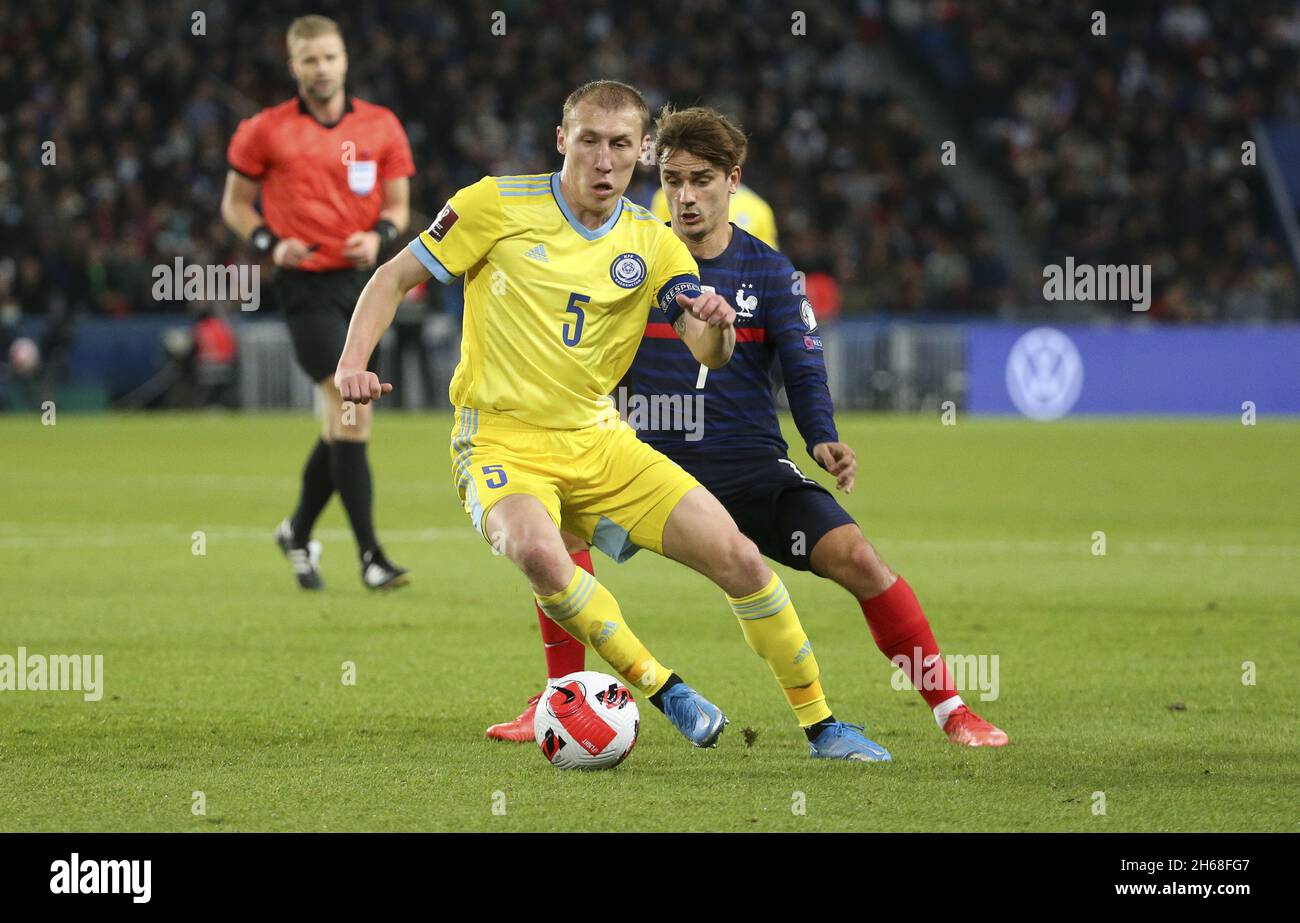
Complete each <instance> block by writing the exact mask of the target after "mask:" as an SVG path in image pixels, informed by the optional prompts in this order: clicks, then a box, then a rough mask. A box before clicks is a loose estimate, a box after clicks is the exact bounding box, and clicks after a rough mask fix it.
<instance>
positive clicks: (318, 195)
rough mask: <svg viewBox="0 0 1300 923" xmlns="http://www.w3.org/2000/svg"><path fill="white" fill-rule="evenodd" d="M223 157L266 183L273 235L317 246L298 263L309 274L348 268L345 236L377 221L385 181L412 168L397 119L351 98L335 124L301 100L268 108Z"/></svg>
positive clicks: (245, 124) (238, 132)
mask: <svg viewBox="0 0 1300 923" xmlns="http://www.w3.org/2000/svg"><path fill="white" fill-rule="evenodd" d="M226 159H227V160H228V161H229V162H230V167H231V169H233V170H235V171H237V172H239V173H242V174H243V175H244V176H246V177H248V178H249V179H252V180H257V181H258V182H260V183H261V184H262V217H263V219H264V220H265V221H266V224H267V227H269V228H270V229H271V232H272V233H273V234H275V236H276V237H296V238H298V239H299V240H301V241H303V242H304V243H306V244H307V245H308V246H311V245H312V244H315V245H316V247H317V249H316V250H315V251H313V252H312V253H311V254H310V255H309V256H308V257H307V258H306V259H305V260H303V261H302V263H300V264H299V265H298V268H299V269H305V270H309V271H320V270H326V269H346V268H348V267H350V266H351V265H352V264H351V263H350V262H349V261H348V260H346V259H344V257H343V241H345V240H347V238H348V235H350V234H352V233H353V232H355V231H368V230H370V229H371V228H372V227H374V225H375V222H376V221H378V220H379V211H380V209H381V208H382V207H383V204H384V195H383V184H384V181H385V180H390V179H401V178H402V177H404V176H410V175H411V174H413V173H414V172H415V162H414V161H413V160H412V159H411V145H410V142H409V141H407V140H406V132H405V130H403V128H402V123H401V122H399V121H398V120H397V116H395V115H393V113H392V112H391V111H390V110H388V109H386V108H384V107H383V106H376V105H374V104H373V103H368V102H366V101H365V100H361V99H355V98H353V97H351V96H349V97H347V101H346V105H345V107H344V110H343V117H342V118H341V119H339V120H338V121H337V122H335V123H334V124H333V125H324V124H322V123H320V122H318V121H317V120H316V117H315V116H313V115H312V114H311V112H310V111H309V110H308V109H307V105H306V103H304V102H303V101H302V99H301V98H298V97H295V98H294V99H291V100H289V101H288V102H283V103H280V105H278V106H272V107H270V108H269V109H263V110H262V111H261V112H259V113H257V115H255V116H253V117H252V118H250V119H244V120H243V121H242V122H240V123H239V127H238V128H237V129H235V136H234V137H233V138H231V139H230V148H229V149H228V150H227V151H226Z"/></svg>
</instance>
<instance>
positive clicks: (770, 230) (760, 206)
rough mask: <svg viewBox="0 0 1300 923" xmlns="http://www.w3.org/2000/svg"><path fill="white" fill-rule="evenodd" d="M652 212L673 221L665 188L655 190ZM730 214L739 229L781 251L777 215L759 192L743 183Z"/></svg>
mask: <svg viewBox="0 0 1300 923" xmlns="http://www.w3.org/2000/svg"><path fill="white" fill-rule="evenodd" d="M650 211H651V212H652V213H653V214H654V216H655V217H656V218H658V219H659V220H660V221H669V220H671V218H672V216H671V215H670V214H669V212H668V197H667V196H665V195H664V187H663V186H660V187H659V188H658V189H657V190H655V195H654V198H653V199H651V200H650ZM728 212H729V214H728V217H730V218H731V220H732V222H733V223H734V224H735V225H736V226H737V227H739V228H744V229H745V230H746V231H748V232H749V233H751V234H753V235H754V236H755V237H757V238H758V239H759V240H761V241H762V242H763V243H765V244H767V245H768V246H769V247H771V248H772V249H773V250H780V249H781V248H780V247H778V246H777V245H776V215H774V214H773V213H772V206H770V205H768V204H767V202H765V201H764V200H763V197H762V196H760V195H759V194H758V193H757V192H755V191H754V190H752V189H750V188H749V187H748V186H746V185H744V184H743V183H742V184H741V186H740V188H739V189H737V190H736V194H735V195H733V196H732V197H731V207H730V208H729V209H728Z"/></svg>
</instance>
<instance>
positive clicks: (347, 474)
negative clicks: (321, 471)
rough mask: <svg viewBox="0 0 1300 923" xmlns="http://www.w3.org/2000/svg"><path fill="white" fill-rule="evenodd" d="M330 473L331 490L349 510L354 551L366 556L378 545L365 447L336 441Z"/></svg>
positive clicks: (332, 450)
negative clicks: (354, 540)
mask: <svg viewBox="0 0 1300 923" xmlns="http://www.w3.org/2000/svg"><path fill="white" fill-rule="evenodd" d="M330 470H331V471H332V472H333V475H334V489H335V490H337V491H338V492H339V498H340V499H342V501H343V507H344V509H346V510H347V511H348V522H350V523H351V524H352V534H353V535H355V536H356V538H357V552H358V553H359V554H365V553H366V552H367V551H369V550H370V549H372V548H374V547H375V546H376V545H378V544H379V541H378V540H377V539H376V538H375V524H374V520H373V518H372V516H371V506H372V500H371V498H372V493H371V484H370V462H369V460H368V459H367V458H366V444H365V443H364V442H344V441H343V440H342V439H336V440H335V441H334V445H332V446H331V447H330Z"/></svg>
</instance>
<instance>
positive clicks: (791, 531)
mask: <svg viewBox="0 0 1300 923" xmlns="http://www.w3.org/2000/svg"><path fill="white" fill-rule="evenodd" d="M756 510H758V511H761V512H762V513H763V514H764V515H763V516H762V519H763V524H762V526H756V527H755V529H754V531H753V533H752V534H751V537H752V538H753V539H754V541H755V543H757V545H758V547H759V548H760V549H762V551H763V554H765V555H767V556H768V557H769V558H771V559H772V560H774V561H779V562H781V563H782V564H785V565H786V566H787V567H793V568H796V569H797V570H810V571H813V572H814V573H817V574H819V575H821V576H829V574H828V573H827V572H826V571H824V570H819V569H818V563H819V561H825V560H838V557H837V556H836V555H835V554H830V555H828V554H825V552H827V551H828V550H830V548H831V547H832V546H833V547H834V548H835V549H837V550H838V549H840V548H841V547H842V545H843V537H844V536H845V535H846V534H848V533H856V534H857V535H858V536H859V537H860V536H861V534H862V533H861V531H860V530H859V529H858V526H857V523H856V522H855V521H854V519H853V517H852V515H850V514H849V512H848V510H846V509H844V507H842V506H840V504H839V501H837V500H836V499H835V497H834V496H833V495H832V494H831V493H830V491H828V490H826V488H824V487H822V486H821V485H820V484H815V483H807V482H800V483H793V484H788V485H785V486H782V487H779V488H777V489H776V490H774V491H773V492H772V493H771V495H770V497H769V498H767V499H766V500H765V501H762V502H760V503H758V504H756ZM828 537H831V538H832V541H831V544H830V545H828V544H827V539H828ZM819 550H820V551H819Z"/></svg>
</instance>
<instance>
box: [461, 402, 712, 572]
mask: <svg viewBox="0 0 1300 923" xmlns="http://www.w3.org/2000/svg"><path fill="white" fill-rule="evenodd" d="M451 470H452V478H453V480H454V482H455V484H456V490H457V492H458V493H459V494H460V498H461V501H462V502H463V503H464V506H465V512H467V513H469V515H470V518H471V520H472V521H473V523H474V528H476V529H478V531H479V534H481V535H482V536H483V537H484V538H485V539H487V540H488V541H489V542H490V541H491V536H489V535H488V534H487V533H486V531H485V530H486V525H487V514H488V512H489V511H490V510H491V509H492V507H493V506H495V505H496V504H497V503H498V502H499V501H500V500H501V499H502V498H503V497H509V496H511V495H512V494H527V495H528V496H530V497H536V498H537V499H538V500H540V501H541V502H542V505H543V506H545V507H546V511H547V512H548V513H549V514H550V516H551V520H552V521H553V522H554V523H555V524H556V525H557V526H558V527H559V528H561V529H563V530H564V531H566V532H571V533H573V534H574V535H577V536H579V537H580V538H582V539H584V540H585V541H586V542H588V543H589V544H592V545H595V546H596V547H597V548H599V549H600V550H601V551H603V552H605V554H607V555H609V556H610V557H611V558H613V559H614V560H616V561H620V562H622V561H626V560H627V559H628V558H630V557H631V556H632V555H634V554H636V552H637V550H638V549H640V548H648V549H649V550H651V551H653V552H655V553H656V554H663V547H664V546H663V537H664V525H665V524H666V523H667V522H668V515H669V514H670V513H671V512H672V511H673V508H674V507H675V506H677V503H678V501H680V500H681V499H682V497H683V496H685V495H686V493H687V492H688V491H690V490H692V489H694V488H696V487H699V486H700V484H699V481H697V480H695V478H693V477H691V475H689V474H687V473H686V471H684V470H683V469H682V468H681V466H679V465H678V464H677V463H676V462H674V461H673V460H672V459H670V458H669V457H668V456H666V455H664V454H662V453H661V452H659V451H657V450H656V449H652V448H651V447H650V446H648V445H646V444H645V443H644V442H642V441H641V440H640V439H638V438H637V437H636V432H635V431H634V430H633V429H632V428H631V427H630V426H628V425H627V423H625V422H623V421H622V420H617V421H616V422H611V423H609V424H601V425H596V426H588V427H586V428H585V429H577V430H558V429H546V428H544V427H540V426H533V425H532V424H530V423H524V422H523V421H521V420H517V419H515V418H514V417H511V416H509V415H507V414H499V413H490V412H488V411H480V410H473V409H471V408H467V407H459V408H457V409H456V422H455V424H454V425H453V426H452V430H451Z"/></svg>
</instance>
